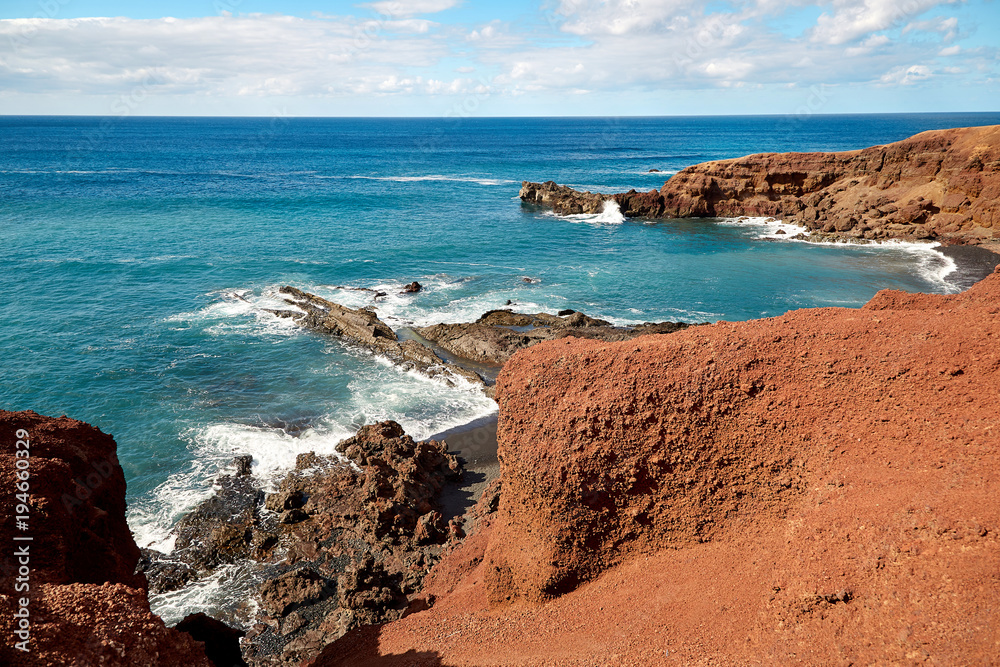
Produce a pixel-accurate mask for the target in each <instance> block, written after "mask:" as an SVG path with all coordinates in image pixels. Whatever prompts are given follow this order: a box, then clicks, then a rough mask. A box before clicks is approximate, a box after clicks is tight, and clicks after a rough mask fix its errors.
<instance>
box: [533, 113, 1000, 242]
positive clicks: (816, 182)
mask: <svg viewBox="0 0 1000 667" xmlns="http://www.w3.org/2000/svg"><path fill="white" fill-rule="evenodd" d="M521 198H522V199H523V200H525V201H527V202H530V203H537V204H542V205H547V206H551V207H552V208H554V209H555V210H556V212H557V213H563V214H565V213H597V212H600V211H601V209H602V207H603V203H604V200H606V199H614V200H615V201H616V202H617V203H618V205H619V208H620V209H621V212H622V213H623V214H624V215H626V216H637V217H651V218H684V217H736V216H743V215H750V216H774V217H777V218H781V219H783V220H785V221H787V222H793V223H797V224H800V225H802V226H805V227H807V228H808V229H809V230H812V231H816V232H824V233H829V234H833V235H835V236H840V237H846V238H864V239H885V238H911V239H941V240H947V241H950V242H957V243H972V244H986V245H988V246H992V247H994V248H995V247H1000V126H996V125H993V126H987V127H969V128H957V129H950V130H933V131H929V132H922V133H920V134H917V135H915V136H913V137H910V138H909V139H904V140H903V141H897V142H895V143H891V144H886V145H885V146H873V147H871V148H866V149H864V150H856V151H846V152H842V153H761V154H757V155H748V156H746V157H741V158H737V159H733V160H717V161H714V162H704V163H702V164H697V165H694V166H691V167H688V168H687V169H684V170H682V171H680V172H678V173H677V174H676V175H674V176H673V177H672V178H671V179H670V180H669V181H667V182H666V183H665V184H664V186H663V187H662V188H661V189H660V190H659V191H657V190H651V191H649V192H636V191H634V190H632V191H630V192H626V193H621V194H616V195H595V194H590V193H577V192H575V191H573V190H570V189H569V188H565V187H563V186H557V185H556V184H555V183H551V182H550V183H542V184H539V183H528V182H525V183H524V184H522V189H521Z"/></svg>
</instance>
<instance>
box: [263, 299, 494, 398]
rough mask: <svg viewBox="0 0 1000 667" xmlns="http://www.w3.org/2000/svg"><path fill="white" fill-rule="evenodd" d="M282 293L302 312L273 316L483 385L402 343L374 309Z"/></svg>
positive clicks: (447, 377)
mask: <svg viewBox="0 0 1000 667" xmlns="http://www.w3.org/2000/svg"><path fill="white" fill-rule="evenodd" d="M413 284H416V283H413ZM411 291H414V292H415V291H418V290H416V289H413V290H411ZM281 293H282V294H285V295H287V296H286V297H285V300H286V301H287V302H288V303H289V304H290V305H293V306H295V307H296V308H298V309H299V310H272V311H270V312H271V313H272V314H274V315H278V316H279V317H290V318H292V319H294V320H295V321H296V322H298V323H299V324H301V325H302V326H305V327H308V328H310V329H315V330H317V331H320V332H323V333H327V334H331V335H333V336H336V337H338V338H340V339H343V340H345V341H347V342H348V343H350V344H353V345H357V346H359V347H361V348H363V349H366V350H368V351H370V352H372V353H374V354H378V355H380V356H383V357H386V358H388V359H389V360H391V361H392V362H393V363H395V364H397V365H398V366H401V367H402V368H404V369H406V370H414V371H416V372H418V373H421V374H423V375H427V376H429V377H433V378H440V379H442V380H444V381H445V382H447V383H449V384H452V383H453V382H454V380H456V379H461V380H463V381H465V382H469V383H471V384H473V385H479V386H482V385H483V384H484V383H483V379H482V378H481V377H480V376H479V375H478V374H476V373H475V372H474V371H471V370H468V369H466V368H463V367H462V366H459V365H457V364H450V363H448V362H446V361H444V360H443V359H441V358H440V357H439V356H437V355H436V354H435V353H434V351H433V350H431V349H430V348H428V347H427V346H426V345H422V344H420V343H418V342H417V341H414V340H399V338H398V337H397V336H396V333H395V332H394V331H393V330H392V328H391V327H389V325H387V324H386V323H385V322H383V321H382V320H380V319H379V318H378V315H376V314H375V311H374V310H373V309H371V308H358V309H353V308H348V307H346V306H342V305H340V304H339V303H334V302H333V301H328V300H327V299H324V298H322V297H320V296H316V295H315V294H310V293H309V292H304V291H302V290H300V289H298V288H295V287H291V286H285V287H282V288H281Z"/></svg>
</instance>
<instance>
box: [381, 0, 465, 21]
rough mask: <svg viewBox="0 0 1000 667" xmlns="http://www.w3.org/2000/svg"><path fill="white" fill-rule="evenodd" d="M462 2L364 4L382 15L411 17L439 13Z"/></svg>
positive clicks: (390, 0)
mask: <svg viewBox="0 0 1000 667" xmlns="http://www.w3.org/2000/svg"><path fill="white" fill-rule="evenodd" d="M460 4H462V0H385V1H384V2H373V3H370V4H368V5H362V6H364V7H370V8H371V9H374V10H375V11H376V12H378V13H379V14H381V15H382V16H390V17H409V16H418V15H420V14H437V13H438V12H443V11H444V10H446V9H451V8H452V7H457V6H459V5H460Z"/></svg>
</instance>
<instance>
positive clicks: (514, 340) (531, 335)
mask: <svg viewBox="0 0 1000 667" xmlns="http://www.w3.org/2000/svg"><path fill="white" fill-rule="evenodd" d="M559 312H560V314H561V316H560V315H551V314H549V313H536V314H534V315H526V314H523V313H515V312H513V311H510V310H491V311H489V312H488V313H485V314H484V315H483V316H482V317H480V318H479V319H478V320H476V321H475V322H473V323H468V324H435V325H433V326H429V327H420V328H417V329H415V331H416V332H417V333H418V334H420V335H421V336H422V337H424V338H426V339H427V340H429V341H431V342H433V343H434V344H435V345H438V346H440V347H441V348H442V349H444V350H446V351H448V352H450V353H451V354H454V355H456V356H459V357H463V358H465V359H470V360H472V361H475V362H478V363H484V364H493V365H496V366H501V365H503V364H504V363H505V362H506V361H507V360H508V359H509V358H510V357H511V355H513V354H514V353H515V352H517V351H518V350H523V349H525V348H528V347H531V346H532V345H537V344H538V343H541V342H542V341H546V340H553V339H556V338H565V337H567V336H573V337H576V338H591V339H598V340H607V341H619V340H626V339H629V338H634V337H635V336H641V335H646V334H654V333H672V332H674V331H679V330H681V329H686V328H687V327H688V326H690V325H689V324H685V323H683V322H661V323H659V324H652V323H648V324H643V325H640V326H635V327H616V326H613V325H612V324H611V323H610V322H607V321H605V320H598V319H594V318H592V317H588V316H587V315H584V314H583V313H580V312H577V311H575V310H562V311H559Z"/></svg>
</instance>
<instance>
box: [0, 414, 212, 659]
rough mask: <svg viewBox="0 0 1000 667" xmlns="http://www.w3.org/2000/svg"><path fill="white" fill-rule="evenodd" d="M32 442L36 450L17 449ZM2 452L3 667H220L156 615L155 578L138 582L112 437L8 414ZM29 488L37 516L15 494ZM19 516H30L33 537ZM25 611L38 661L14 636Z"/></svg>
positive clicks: (73, 424) (3, 419)
mask: <svg viewBox="0 0 1000 667" xmlns="http://www.w3.org/2000/svg"><path fill="white" fill-rule="evenodd" d="M25 433H27V435H28V438H27V440H26V441H27V442H28V444H29V445H30V446H29V447H28V448H27V449H24V448H23V447H20V446H17V444H16V443H17V442H18V440H21V441H22V442H24V441H25V439H24V434H25ZM0 443H3V450H2V453H0V489H2V491H0V493H2V498H3V503H2V508H3V509H2V513H3V516H4V521H3V523H2V524H0V543H2V544H3V545H4V546H3V550H4V556H3V563H2V566H3V570H2V572H3V578H2V580H0V634H2V635H3V637H4V641H3V643H2V644H0V664H4V665H26V666H29V665H30V666H34V665H69V664H86V665H122V666H124V665H162V666H173V665H177V666H180V665H203V666H208V665H211V663H210V662H209V661H208V660H207V658H206V657H205V652H204V648H203V646H202V645H201V644H199V643H197V642H195V641H194V640H193V639H191V638H190V637H189V636H188V635H186V634H183V633H180V632H177V631H176V630H171V629H168V628H167V627H166V626H164V624H163V621H162V620H160V618H159V617H158V616H155V615H153V614H152V613H151V612H150V610H149V602H148V599H147V593H146V581H145V578H144V577H142V576H141V575H135V574H134V572H135V566H136V563H137V561H138V558H139V549H138V548H137V547H136V545H135V542H134V541H133V539H132V534H131V532H129V528H128V524H126V522H125V477H124V475H123V473H122V469H121V466H120V465H119V464H118V457H117V455H116V453H115V449H116V448H115V442H114V440H113V439H112V438H111V436H109V435H106V434H104V433H101V432H100V431H99V430H98V429H96V428H94V427H92V426H89V425H87V424H84V423H83V422H79V421H76V420H74V419H68V418H66V417H61V418H59V419H54V418H49V417H43V416H41V415H38V414H35V413H34V412H5V411H0ZM19 450H20V451H28V452H30V456H29V457H27V458H24V457H18V456H17V454H16V452H17V451H19ZM18 461H28V465H27V471H28V473H29V475H28V479H27V480H21V479H19V478H18V472H19V470H20V469H23V467H24V464H21V465H20V466H19V464H18V463H17V462H18ZM25 481H26V482H27V483H28V485H29V491H28V493H29V494H30V502H29V503H28V507H27V509H28V511H27V512H24V509H25V508H24V507H18V505H19V504H23V502H22V501H23V498H18V497H17V493H18V490H17V489H16V487H15V484H16V483H20V482H25ZM17 515H22V516H27V517H28V518H27V520H26V522H25V523H26V526H27V527H26V529H25V530H21V529H19V528H18V527H17V524H15V523H14V517H15V516H17ZM15 537H31V538H32V539H31V540H30V541H28V540H21V541H15V539H14V538H15ZM25 547H27V555H26V556H21V555H19V554H20V553H22V552H23V549H24V548H25ZM15 554H18V555H15ZM22 558H27V560H28V563H27V567H28V568H29V569H30V571H29V572H28V574H27V577H26V578H25V576H24V573H23V572H22V571H21V570H20V568H21V566H22V565H24V563H23V562H22V561H21V559H22ZM24 585H27V587H28V588H27V590H24V589H23V586H24ZM23 599H26V600H27V601H28V604H27V605H26V606H25V605H23V604H22V600H23ZM25 609H26V610H27V612H26V613H27V616H28V619H27V620H28V622H29V627H28V634H29V639H28V644H27V648H29V649H30V651H29V652H24V651H21V650H18V648H17V647H16V643H18V642H19V641H20V640H22V639H24V637H18V636H17V635H15V634H14V633H15V630H22V629H23V623H21V619H20V618H18V617H15V614H19V615H22V616H23V615H24V613H25V612H23V611H22V610H25Z"/></svg>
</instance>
